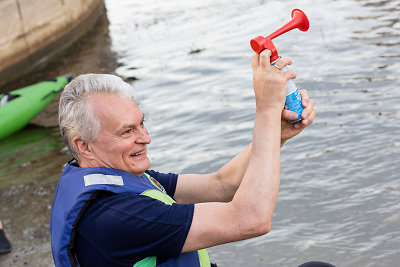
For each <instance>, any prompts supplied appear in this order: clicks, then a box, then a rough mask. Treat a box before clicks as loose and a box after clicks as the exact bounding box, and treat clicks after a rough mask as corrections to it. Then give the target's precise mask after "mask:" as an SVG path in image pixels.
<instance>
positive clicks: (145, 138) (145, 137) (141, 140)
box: [136, 126, 151, 144]
mask: <svg viewBox="0 0 400 267" xmlns="http://www.w3.org/2000/svg"><path fill="white" fill-rule="evenodd" d="M139 129H140V130H139V132H138V136H137V138H136V143H137V144H150V143H151V138H150V136H149V132H148V131H147V129H146V127H144V126H142V127H139Z"/></svg>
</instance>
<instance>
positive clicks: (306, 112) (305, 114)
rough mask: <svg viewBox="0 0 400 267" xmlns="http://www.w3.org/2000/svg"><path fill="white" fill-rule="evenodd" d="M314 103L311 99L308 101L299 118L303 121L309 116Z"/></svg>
mask: <svg viewBox="0 0 400 267" xmlns="http://www.w3.org/2000/svg"><path fill="white" fill-rule="evenodd" d="M314 103H315V102H314V100H312V99H311V100H308V105H307V107H305V108H304V110H303V112H302V113H301V117H302V118H303V119H306V118H307V117H308V116H309V115H310V114H311V112H312V111H313V110H314Z"/></svg>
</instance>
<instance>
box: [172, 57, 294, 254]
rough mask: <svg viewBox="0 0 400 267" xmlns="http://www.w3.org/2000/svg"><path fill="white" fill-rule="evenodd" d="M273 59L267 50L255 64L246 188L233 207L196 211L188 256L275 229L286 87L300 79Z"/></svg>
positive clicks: (197, 208) (209, 206)
mask: <svg viewBox="0 0 400 267" xmlns="http://www.w3.org/2000/svg"><path fill="white" fill-rule="evenodd" d="M269 57H270V52H269V51H268V50H265V51H264V52H262V53H261V54H260V55H257V54H255V55H253V58H252V65H253V81H254V92H255V96H256V116H255V122H254V133H253V144H252V147H251V149H250V148H249V150H248V152H250V159H249V161H248V166H247V169H246V171H245V173H244V176H243V179H242V181H241V183H240V186H239V188H238V189H237V191H236V193H235V195H234V197H233V199H232V201H230V202H227V203H222V202H212V203H200V204H196V205H195V209H194V215H193V221H192V225H191V228H190V230H189V234H188V236H187V239H186V242H185V245H184V247H183V250H182V251H183V252H185V251H192V250H196V249H201V248H206V247H210V246H214V245H218V244H223V243H227V242H233V241H238V240H242V239H246V238H250V237H255V236H259V235H262V234H265V233H267V232H268V231H269V229H270V225H271V220H272V215H273V212H274V209H275V205H276V200H277V196H278V191H279V183H280V144H281V138H280V137H281V114H282V108H283V105H284V99H285V88H286V81H287V80H288V79H290V78H294V77H295V73H294V72H291V71H288V72H285V73H283V74H281V73H280V72H279V71H278V70H277V69H276V68H274V67H271V65H270V64H269ZM245 153H247V152H245ZM178 180H179V179H178ZM177 189H178V188H177Z"/></svg>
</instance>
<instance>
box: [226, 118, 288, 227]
mask: <svg viewBox="0 0 400 267" xmlns="http://www.w3.org/2000/svg"><path fill="white" fill-rule="evenodd" d="M280 129H281V128H280V112H279V111H275V112H272V111H269V112H267V113H261V114H257V115H256V119H255V126H254V137H253V146H252V150H251V158H250V161H249V164H248V168H247V170H246V172H245V175H244V178H243V180H242V182H241V185H240V187H239V189H238V190H237V192H236V194H235V196H234V198H233V200H232V204H233V205H235V206H236V207H237V208H238V209H239V210H240V213H242V214H243V213H245V214H246V213H247V214H248V217H247V219H250V220H251V219H254V220H257V221H258V220H261V221H260V225H263V224H269V223H270V222H271V220H272V215H273V212H274V209H275V205H276V200H277V197H278V192H279V184H280ZM256 224H257V223H256Z"/></svg>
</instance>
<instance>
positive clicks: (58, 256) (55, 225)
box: [50, 163, 210, 267]
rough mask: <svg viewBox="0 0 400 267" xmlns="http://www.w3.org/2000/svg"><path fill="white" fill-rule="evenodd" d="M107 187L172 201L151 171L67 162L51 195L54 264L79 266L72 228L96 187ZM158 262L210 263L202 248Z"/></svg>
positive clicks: (187, 266) (150, 263) (195, 265)
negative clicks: (52, 197) (151, 175)
mask: <svg viewBox="0 0 400 267" xmlns="http://www.w3.org/2000/svg"><path fill="white" fill-rule="evenodd" d="M99 190H101V191H109V192H113V193H116V194H121V193H134V194H142V195H146V196H149V197H152V198H155V199H157V200H159V201H162V202H164V203H166V204H168V205H172V203H174V202H175V201H174V200H173V199H172V198H171V197H169V196H168V195H167V194H166V193H165V190H164V188H162V186H161V185H160V184H159V183H158V182H157V181H156V180H155V179H154V178H152V177H150V175H148V174H144V175H143V176H142V177H138V176H136V175H133V174H130V173H127V172H123V171H119V170H115V169H110V168H80V167H75V166H73V165H71V164H69V163H68V164H67V165H66V167H65V169H64V171H63V173H62V174H61V177H60V180H59V182H58V185H57V189H56V192H55V196H54V201H53V208H52V212H51V219H50V233H51V249H52V252H53V259H54V262H55V265H56V266H57V267H58V266H62V267H65V266H79V262H78V260H77V258H76V255H75V251H74V239H75V228H76V226H77V223H78V221H79V219H80V218H81V217H82V215H83V214H84V212H85V210H86V208H87V207H88V205H89V203H90V201H91V200H92V199H93V198H95V196H96V194H95V193H96V192H97V191H99ZM156 261H157V258H156V257H155V256H154V257H147V258H145V259H143V260H142V261H140V262H138V263H136V264H135V265H134V266H135V267H136V266H138V267H140V266H142V267H144V266H146V267H152V266H156ZM158 266H164V267H166V266H170V267H172V266H174V267H175V266H185V267H191V266H193V267H198V266H202V267H203V266H207V267H209V266H210V260H209V258H208V254H207V251H206V250H205V249H203V250H199V251H192V252H187V253H182V254H181V255H180V256H179V257H178V258H170V259H168V260H167V261H165V262H163V263H162V264H161V265H158Z"/></svg>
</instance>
